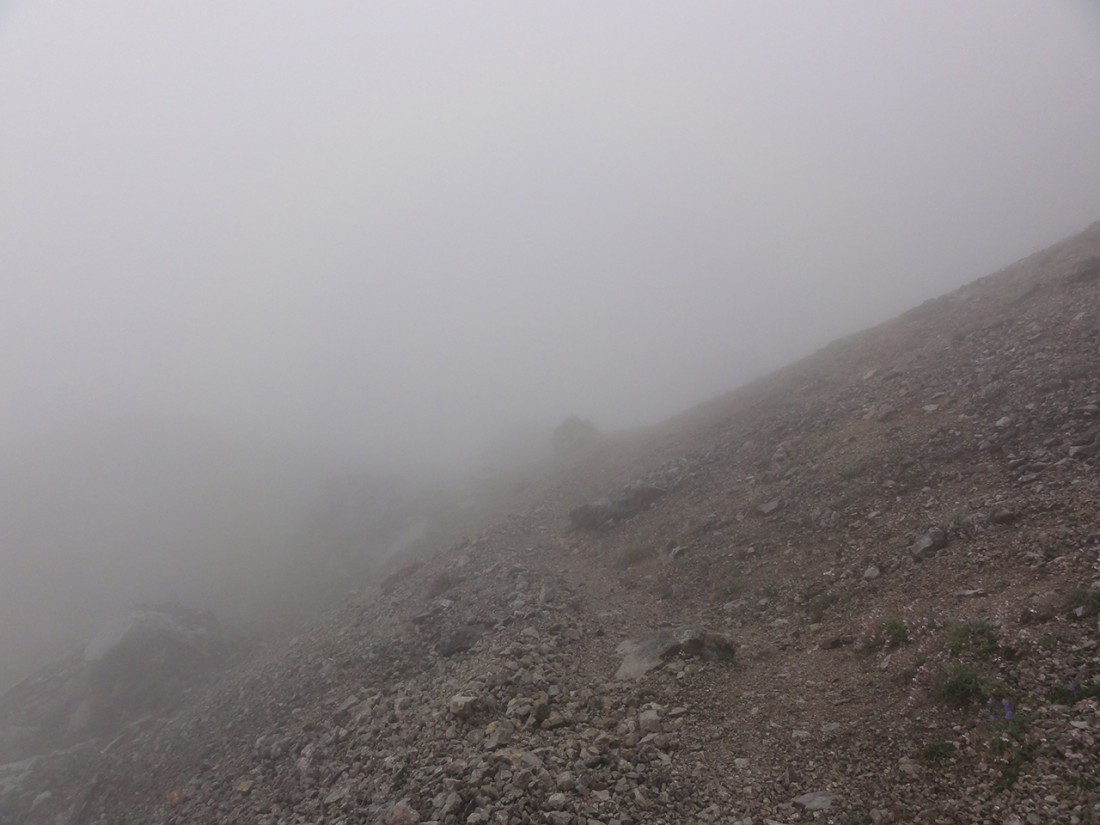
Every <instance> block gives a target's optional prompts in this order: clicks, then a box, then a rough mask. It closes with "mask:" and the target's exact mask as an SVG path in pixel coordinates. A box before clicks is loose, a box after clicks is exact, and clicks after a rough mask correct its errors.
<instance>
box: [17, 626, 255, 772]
mask: <svg viewBox="0 0 1100 825" xmlns="http://www.w3.org/2000/svg"><path fill="white" fill-rule="evenodd" d="M234 647H235V646H234V645H233V644H232V643H231V642H230V640H229V638H228V636H227V634H226V633H225V631H224V630H223V629H222V627H221V626H220V625H219V623H218V622H217V621H216V620H215V619H214V617H213V616H212V615H211V614H209V613H206V612H200V611H195V610H189V609H187V608H184V607H181V606H179V605H155V606H154V605H146V606H142V607H140V608H138V609H136V610H134V611H132V612H130V613H127V614H125V615H122V616H119V617H117V618H115V619H112V620H110V621H108V622H107V623H106V624H104V625H103V626H102V627H101V628H100V629H99V630H98V631H97V632H96V633H95V634H94V635H93V637H92V639H91V641H89V642H88V643H87V645H85V646H84V648H83V650H80V651H77V652H76V653H74V654H72V655H70V656H68V657H66V658H64V659H60V660H58V661H56V662H54V663H53V664H51V665H48V666H47V667H44V668H42V669H41V670H40V671H38V672H37V673H35V674H34V675H32V676H30V677H29V678H27V679H24V680H23V681H22V682H20V683H18V684H16V685H14V686H13V687H12V688H10V689H9V690H7V691H6V692H5V693H4V694H3V695H2V696H0V732H3V736H0V745H2V746H3V747H2V750H3V753H0V756H3V757H4V758H6V759H18V758H23V757H24V756H28V755H31V754H34V753H42V752H44V751H47V750H50V749H53V748H58V747H64V746H66V745H70V744H74V743H76V742H81V741H85V740H88V739H94V738H97V737H106V736H111V735H113V734H115V733H116V732H117V731H118V730H120V729H121V728H122V727H123V726H124V725H126V724H127V723H129V722H131V721H133V720H135V719H138V718H140V717H142V716H145V715H148V714H158V713H161V712H164V711H167V710H170V709H171V708H173V707H174V706H176V705H177V704H178V702H179V700H180V697H181V694H182V693H183V691H185V690H186V689H188V688H190V687H192V686H194V685H195V684H197V683H200V682H202V681H204V680H205V679H207V678H209V677H210V675H211V674H212V673H213V672H214V671H216V670H218V669H219V668H221V667H223V666H224V665H225V664H226V663H227V662H228V660H229V658H230V653H231V652H232V651H233V650H234Z"/></svg>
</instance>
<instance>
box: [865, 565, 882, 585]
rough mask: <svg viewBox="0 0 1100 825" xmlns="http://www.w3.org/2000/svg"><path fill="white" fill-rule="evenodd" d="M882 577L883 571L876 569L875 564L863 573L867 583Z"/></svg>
mask: <svg viewBox="0 0 1100 825" xmlns="http://www.w3.org/2000/svg"><path fill="white" fill-rule="evenodd" d="M881 575H882V571H881V570H879V569H878V568H877V567H875V566H874V565H873V564H872V565H871V566H870V567H868V568H867V569H866V570H864V571H863V578H864V579H866V580H867V581H872V580H874V579H877V578H878V577H879V576H881Z"/></svg>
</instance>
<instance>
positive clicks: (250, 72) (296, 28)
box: [0, 0, 1100, 686]
mask: <svg viewBox="0 0 1100 825" xmlns="http://www.w3.org/2000/svg"><path fill="white" fill-rule="evenodd" d="M1098 218H1100V9H1098V8H1097V6H1096V4H1095V3H1091V2H1086V1H1085V0H1079V2H1065V3H1058V4H1054V3H1024V2H1009V3H1005V2H1000V0H997V1H996V2H994V0H988V1H987V2H978V1H977V0H975V2H970V3H965V4H959V3H956V2H948V0H942V2H924V3H919V4H918V3H892V4H884V3H881V2H877V0H876V1H874V2H872V1H871V0H868V1H867V2H846V3H840V4H837V3H830V4H805V3H795V2H771V1H770V0H769V2H743V3H725V2H713V3H701V2H691V3H663V4H659V3H638V2H630V3H626V2H611V3H601V4H591V3H578V2H569V3H553V4H527V3H503V2H486V3H476V4H474V3H451V4H427V3H417V2H413V3H408V2H401V3H364V4H348V3H334V2H313V3H307V4H301V3H297V4H295V3H287V2H270V0H269V1H268V2H264V3H259V2H241V3H233V4H215V5H204V4H191V3H183V4H179V3H149V2H135V1H134V0H128V1H127V2H116V3H111V4H102V3H77V2H71V1H70V2H52V1H51V0H41V1H40V2H34V3H32V2H8V3H4V4H0V278H2V279H3V287H4V289H3V300H2V301H0V375H2V376H3V382H4V401H3V404H0V458H2V463H0V491H2V499H0V686H2V683H3V682H6V681H9V680H12V679H15V678H17V677H19V676H20V675H22V674H24V673H25V672H26V671H27V670H28V669H29V668H31V667H33V666H36V665H38V664H41V663H42V662H43V661H45V660H46V659H47V658H48V657H50V656H54V655H57V654H58V653H60V652H63V651H65V650H66V649H68V648H69V647H71V646H73V645H77V644H80V643H82V642H83V641H84V640H85V639H86V637H87V634H88V633H89V632H90V629H91V628H92V627H93V626H94V624H95V623H96V622H98V621H101V620H102V619H104V618H106V617H109V616H110V615H112V614H113V613H115V612H117V611H119V610H125V609H127V608H128V607H129V606H130V605H132V604H134V603H136V602H141V601H147V600H151V601H161V600H167V601H181V602H186V603H188V604H192V605H194V606H198V607H204V608H205V607H208V608H211V609H213V610H214V611H215V612H216V613H218V614H219V615H221V616H227V617H230V618H232V619H234V620H238V621H242V622H247V621H249V620H250V619H255V620H256V621H258V622H262V621H266V620H267V619H268V618H270V615H273V614H274V613H277V612H278V609H279V608H282V607H284V606H291V605H293V603H294V602H295V599H296V598H297V597H299V596H301V595H302V593H303V592H306V593H314V594H315V595H316V598H315V599H313V600H312V601H310V600H308V599H307V600H305V601H307V602H309V604H308V605H303V609H304V607H305V606H309V607H316V606H317V604H319V603H323V602H324V600H325V598H327V595H326V594H328V593H329V592H330V591H332V592H334V588H336V587H337V586H339V587H340V588H343V587H346V586H350V585H351V584H353V583H354V582H358V581H362V580H363V579H364V578H365V577H369V574H370V571H371V569H372V568H371V567H370V565H364V566H361V567H360V566H357V565H358V561H357V558H356V554H357V553H358V552H360V551H362V552H363V553H368V552H369V553H377V554H381V555H385V554H387V553H392V552H394V551H395V549H401V548H404V547H407V546H409V545H410V544H411V543H415V542H421V543H422V544H424V545H425V546H430V544H431V541H432V540H433V539H434V535H435V534H433V532H432V527H431V518H430V516H429V515H427V514H428V513H430V512H439V511H447V512H450V511H451V510H452V509H453V508H458V509H461V508H462V507H463V506H464V502H467V500H468V499H469V496H470V495H471V490H472V489H474V486H475V484H481V483H483V482H484V479H485V478H486V477H488V476H491V475H492V474H493V473H500V472H503V471H504V470H505V469H507V468H509V467H512V466H514V465H516V464H517V463H524V462H530V461H534V460H537V459H539V458H541V457H543V456H545V455H547V454H548V453H549V443H550V433H551V432H552V430H553V428H554V426H555V425H557V424H558V423H559V422H561V421H562V420H563V419H565V417H566V416H568V415H570V414H579V415H582V416H584V417H586V418H589V419H591V420H592V421H594V422H595V423H596V425H597V426H598V427H599V428H600V429H601V430H602V431H605V432H606V431H614V430H618V429H622V428H629V427H637V426H643V425H646V424H648V423H653V422H656V421H658V420H660V419H662V418H664V417H667V416H669V415H671V414H674V413H676V412H678V411H681V410H684V409H687V408H689V407H691V406H692V405H694V404H697V403H699V402H701V401H704V400H706V399H707V398H708V397H711V396H713V395H715V394H717V393H720V392H723V391H725V390H728V389H731V388H732V387H734V386H736V385H738V384H740V383H743V382H745V381H747V380H749V379H751V378H753V377H755V376H757V375H760V374H762V373H765V372H767V371H769V370H771V369H774V368H776V367H779V366H781V365H783V364H785V363H787V362H789V361H791V360H793V359H795V358H797V357H799V356H801V355H804V354H806V353H809V352H811V351H813V350H814V349H816V348H818V347H820V346H822V345H824V344H825V343H827V342H828V341H830V340H831V339H833V338H835V337H837V336H839V335H843V334H846V333H850V332H854V331H856V330H858V329H860V328H863V327H865V326H867V325H870V324H873V323H877V322H881V321H884V320H886V319H887V318H889V317H891V316H892V315H894V314H897V313H899V312H901V311H904V310H905V309H907V308H908V307H910V306H912V305H914V304H916V303H919V302H920V301H922V300H925V299H927V298H930V297H932V296H935V295H937V294H940V293H942V292H944V291H946V290H949V289H952V288H954V287H957V286H959V285H961V284H963V283H965V282H966V281H968V280H971V279H973V278H976V277H978V276H981V275H983V274H986V273H988V272H991V271H993V270H995V269H997V268H999V267H1001V266H1003V265H1005V264H1007V263H1010V262H1011V261H1013V260H1015V259H1016V258H1018V257H1020V256H1022V255H1025V254H1027V253H1030V252H1032V251H1034V250H1035V249H1039V248H1041V247H1044V246H1046V245H1048V244H1050V243H1051V242H1053V241H1056V240H1058V239H1059V238H1061V237H1063V236H1065V235H1068V234H1070V233H1072V232H1074V231H1077V230H1079V229H1081V228H1083V227H1084V226H1086V225H1087V224H1089V223H1091V222H1092V221H1094V220H1096V219H1098ZM470 478H475V479H478V481H477V482H476V483H475V482H473V481H467V479H470ZM368 516H369V517H368ZM348 525H351V526H348ZM440 540H443V539H442V534H440ZM368 547H369V550H368V549H365V548H368ZM317 548H322V549H320V550H318V549H317ZM311 553H316V554H317V555H312V556H311V555H310V554H311ZM303 559H305V560H306V561H305V562H303ZM310 559H313V560H314V561H316V560H317V559H321V560H322V561H323V563H317V564H310V563H309V560H310ZM333 559H336V560H337V561H335V562H333V561H332V560H333ZM326 565H327V567H326ZM333 565H335V566H333ZM318 568H324V570H326V571H327V572H324V573H323V575H322V573H319V572H318ZM310 576H314V577H316V576H322V578H324V577H325V576H327V578H324V581H322V582H321V583H320V584H318V583H317V582H316V581H314V580H313V579H310ZM330 585H331V587H330ZM326 588H329V589H327V590H326Z"/></svg>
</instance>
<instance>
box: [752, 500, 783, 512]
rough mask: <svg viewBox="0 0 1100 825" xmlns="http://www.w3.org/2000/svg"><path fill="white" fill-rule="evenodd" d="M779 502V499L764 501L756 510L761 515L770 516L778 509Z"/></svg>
mask: <svg viewBox="0 0 1100 825" xmlns="http://www.w3.org/2000/svg"><path fill="white" fill-rule="evenodd" d="M781 501H782V500H781V499H778V498H773V499H772V500H771V501H765V502H764V503H763V504H761V505H760V506H759V507H757V508H756V510H757V512H759V513H761V514H762V515H765V516H770V515H771V514H772V513H774V512H775V511H776V510H778V509H779V505H780V503H781Z"/></svg>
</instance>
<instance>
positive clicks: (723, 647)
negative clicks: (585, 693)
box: [615, 625, 737, 679]
mask: <svg viewBox="0 0 1100 825" xmlns="http://www.w3.org/2000/svg"><path fill="white" fill-rule="evenodd" d="M736 649H737V645H736V644H735V643H734V642H733V640H732V639H730V638H729V637H728V636H726V635H724V634H722V633H715V632H714V631H711V630H707V629H706V628H705V627H698V626H696V625H683V626H681V627H672V628H668V629H665V630H658V631H657V632H656V633H652V634H650V635H648V636H645V637H644V638H642V639H638V640H636V641H626V642H623V643H622V644H621V645H619V648H618V652H619V653H620V654H621V655H622V657H623V661H622V664H621V665H619V669H618V671H617V672H616V673H615V678H616V679H639V678H641V677H642V676H644V675H645V674H647V673H649V671H651V670H655V669H656V668H658V667H660V666H661V665H663V664H664V663H665V662H666V661H668V660H669V659H671V658H673V657H675V656H699V657H702V658H704V659H722V660H730V659H732V658H733V655H734V651H735V650H736Z"/></svg>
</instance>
